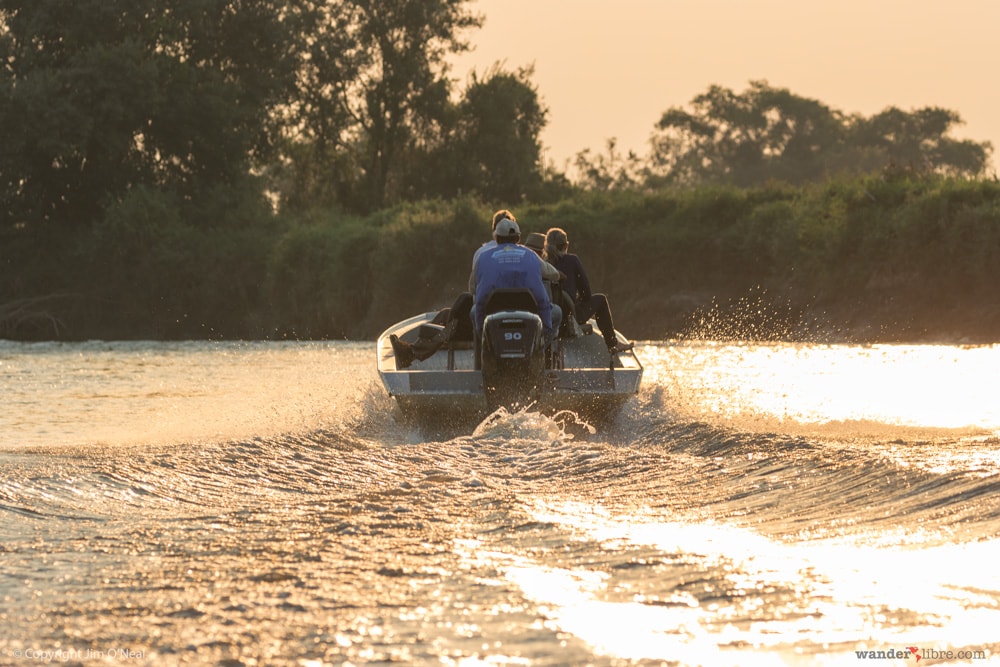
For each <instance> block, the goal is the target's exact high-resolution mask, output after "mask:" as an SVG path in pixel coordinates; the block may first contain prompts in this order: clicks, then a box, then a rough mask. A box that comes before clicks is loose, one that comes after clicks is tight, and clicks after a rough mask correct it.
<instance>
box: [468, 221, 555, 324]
mask: <svg viewBox="0 0 1000 667" xmlns="http://www.w3.org/2000/svg"><path fill="white" fill-rule="evenodd" d="M493 238H494V240H495V241H496V246H495V247H494V248H487V249H484V250H483V251H482V252H480V253H478V254H479V256H478V258H477V259H476V260H475V275H474V276H473V278H474V279H475V286H476V291H475V302H474V303H473V321H474V322H475V326H476V335H477V336H479V335H481V334H482V332H483V322H484V320H485V319H486V315H485V313H483V312H482V311H481V310H480V309H479V308H478V305H479V304H483V303H485V302H486V299H487V298H488V297H489V295H490V294H491V293H492V292H493V290H495V289H509V288H523V289H527V290H529V291H530V292H531V294H532V296H534V297H535V302H536V303H537V304H538V316H539V317H540V318H541V319H542V328H543V329H544V332H545V340H546V342H549V341H551V340H552V332H553V331H554V329H553V325H555V326H556V327H558V326H559V323H558V322H553V309H552V300H551V299H550V298H549V292H548V290H547V289H546V288H545V283H544V282H543V281H542V260H541V259H540V258H539V257H538V255H536V254H535V253H534V252H532V251H531V250H530V249H528V248H525V247H524V246H522V245H518V242H519V241H520V240H521V229H520V228H519V227H518V226H517V222H516V221H514V220H511V219H510V218H503V219H501V220H499V221H498V222H497V225H496V227H495V228H494V230H493Z"/></svg>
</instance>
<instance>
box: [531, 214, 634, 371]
mask: <svg viewBox="0 0 1000 667" xmlns="http://www.w3.org/2000/svg"><path fill="white" fill-rule="evenodd" d="M545 256H546V257H547V258H548V261H549V262H550V263H551V264H552V265H553V266H554V267H556V268H557V269H559V270H560V271H561V272H562V273H563V275H564V276H565V277H564V278H563V281H562V289H563V291H564V292H566V293H567V294H569V297H570V299H572V301H573V305H574V310H575V316H576V321H577V322H578V323H579V324H581V325H582V324H585V323H586V322H587V320H589V319H590V318H591V317H593V318H594V319H596V320H597V328H598V329H600V330H601V335H602V336H604V342H605V343H606V344H607V346H608V352H610V353H611V354H615V353H617V352H624V351H625V350H631V349H632V347H633V344H632V343H630V342H629V343H620V342H618V338H617V336H616V335H615V323H614V320H613V319H612V318H611V306H610V305H609V304H608V297H606V296H605V295H604V294H594V293H593V292H591V290H590V280H588V279H587V272H586V271H585V270H584V268H583V262H581V261H580V258H579V257H577V256H576V255H574V254H572V253H570V252H569V236H567V235H566V232H565V231H563V230H562V229H560V228H558V227H553V228H552V229H550V230H549V231H548V232H547V233H546V234H545Z"/></svg>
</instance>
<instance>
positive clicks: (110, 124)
mask: <svg viewBox="0 0 1000 667" xmlns="http://www.w3.org/2000/svg"><path fill="white" fill-rule="evenodd" d="M297 8H298V4H297V2H291V3H289V2H284V1H281V0H244V1H242V2H240V3H233V2H231V1H229V0H77V1H75V2H66V1H65V0H0V63H2V79H0V145H2V146H3V150H2V152H0V213H2V215H3V217H4V219H5V220H6V221H7V222H8V223H32V222H38V221H45V220H51V221H57V222H62V223H83V222H91V221H93V220H95V219H96V218H98V217H99V216H100V213H101V211H102V210H103V209H104V208H105V207H106V206H108V205H109V204H110V203H111V202H113V201H115V200H118V199H121V198H122V197H123V196H124V195H125V194H126V193H127V192H128V190H129V189H130V188H132V187H134V186H136V185H140V184H141V185H151V186H155V187H162V188H168V189H172V190H174V191H176V192H177V193H178V194H180V195H181V196H183V197H185V198H188V199H191V198H197V197H198V196H199V194H200V193H202V192H213V191H216V190H217V189H218V187H220V186H226V185H229V184H234V183H236V182H238V181H241V180H243V179H245V178H246V177H247V174H248V172H249V170H250V167H251V165H252V163H253V162H254V161H262V160H265V159H267V158H268V157H269V155H270V152H271V150H272V147H273V145H274V142H273V137H274V131H275V126H274V125H273V123H272V122H271V119H272V110H273V109H274V108H275V107H276V106H278V105H279V104H281V103H283V102H285V101H286V100H287V93H288V92H289V91H290V90H291V88H290V85H291V83H292V82H293V80H294V76H295V73H296V69H297V63H296V58H297V53H298V50H297V49H295V48H292V47H291V45H292V44H294V40H295V39H297V35H298V34H299V33H300V32H301V23H300V20H301V16H302V13H301V12H300V11H298V9H297Z"/></svg>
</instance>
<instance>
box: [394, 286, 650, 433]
mask: <svg viewBox="0 0 1000 667" xmlns="http://www.w3.org/2000/svg"><path fill="white" fill-rule="evenodd" d="M484 310H485V312H486V313H487V314H486V317H485V323H484V325H483V333H482V336H481V341H474V340H470V339H466V340H462V339H461V338H462V337H461V336H457V337H455V338H456V340H449V341H442V330H443V328H444V327H443V326H442V325H441V324H439V323H436V322H439V320H440V318H439V313H438V312H435V311H431V312H426V313H423V314H420V315H415V316H413V317H410V318H408V319H405V320H403V321H401V322H397V323H396V324H393V325H392V326H390V327H389V328H388V329H386V330H385V331H384V332H382V334H381V335H380V336H379V338H378V343H377V357H378V373H379V376H380V378H381V380H382V383H383V385H384V386H385V389H386V391H387V392H388V394H389V395H390V396H391V397H392V398H394V399H395V401H396V403H397V405H398V406H399V409H400V412H401V413H402V416H403V418H404V420H405V421H406V422H409V423H415V424H417V425H423V426H433V425H448V424H451V425H461V424H466V423H478V421H481V420H482V419H483V418H484V417H486V416H488V415H489V414H491V413H494V412H496V411H497V410H500V409H501V408H503V409H506V410H508V411H516V410H524V409H528V410H537V411H539V412H543V413H546V414H550V415H554V414H558V413H561V412H563V411H569V412H571V413H572V414H573V415H575V416H576V417H578V418H579V419H582V420H584V421H586V422H587V423H589V424H592V425H593V426H596V427H605V426H607V425H608V424H609V423H610V422H612V421H613V420H614V419H615V417H616V416H617V415H618V414H619V412H620V410H621V408H622V407H623V406H624V405H625V403H626V402H627V401H628V400H629V399H631V398H633V397H634V396H636V395H637V394H638V392H639V385H640V382H641V380H642V372H643V366H642V363H641V362H640V360H639V357H638V356H636V354H635V350H634V349H633V348H632V344H631V343H629V342H628V340H627V339H626V338H625V337H624V336H623V335H622V334H621V333H620V332H617V331H616V332H615V333H616V338H617V340H618V348H620V351H616V352H609V350H608V348H607V346H606V344H605V341H604V338H603V337H602V336H601V335H599V334H597V333H591V332H596V329H597V327H596V323H595V322H594V321H593V320H591V322H589V323H587V324H586V325H583V326H582V327H580V326H576V325H575V323H572V324H573V325H574V326H572V327H569V329H570V332H571V335H569V336H562V337H560V338H559V339H557V340H556V341H554V342H553V343H552V344H551V345H545V344H544V343H543V341H542V338H543V335H542V323H541V319H540V318H539V316H538V314H537V307H536V306H535V301H534V298H533V297H531V294H530V293H529V292H527V291H524V290H496V291H495V292H494V293H493V294H492V295H491V297H490V299H489V301H488V302H487V304H485V306H484ZM469 329H470V336H471V327H469ZM435 338H437V339H438V340H439V341H441V343H440V345H441V346H440V348H439V349H437V351H436V352H434V353H433V354H431V355H430V356H429V357H427V358H426V359H423V360H420V359H411V358H410V357H411V355H410V354H408V353H405V352H406V350H407V349H410V350H412V349H414V347H419V346H420V344H421V342H427V341H429V340H432V339H435ZM394 343H395V344H394ZM404 353H405V354H404ZM403 357H405V358H403Z"/></svg>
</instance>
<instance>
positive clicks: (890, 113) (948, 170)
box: [848, 107, 993, 176]
mask: <svg viewBox="0 0 1000 667" xmlns="http://www.w3.org/2000/svg"><path fill="white" fill-rule="evenodd" d="M961 124H962V119H961V116H959V115H958V113H956V112H954V111H949V110H948V109H942V108H940V107H924V108H922V109H916V110H914V111H911V112H906V111H902V110H900V109H898V108H896V107H889V108H888V109H885V110H884V111H882V112H880V113H877V114H875V115H874V116H872V117H870V118H864V117H860V116H858V117H854V118H852V119H851V122H850V125H849V133H848V144H849V145H850V146H851V147H853V148H854V150H855V152H856V153H857V154H858V155H859V157H858V162H864V159H863V158H864V156H867V158H868V159H867V162H868V163H869V164H872V163H874V164H873V165H872V166H876V167H882V166H885V165H887V164H894V165H896V166H900V167H906V168H912V169H917V170H919V171H936V172H941V173H943V174H947V175H952V176H978V175H980V174H982V173H983V172H984V171H985V169H986V165H987V162H988V160H989V156H990V153H991V152H992V149H993V147H992V144H990V143H989V142H981V143H980V142H975V141H971V140H968V139H965V140H958V139H953V138H951V137H949V136H947V135H948V134H949V133H950V132H951V131H952V129H953V128H955V127H957V126H959V125H961Z"/></svg>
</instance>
